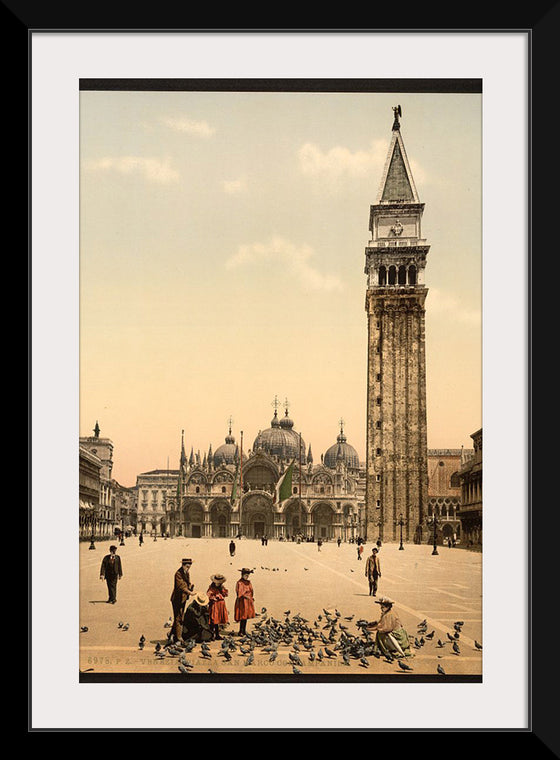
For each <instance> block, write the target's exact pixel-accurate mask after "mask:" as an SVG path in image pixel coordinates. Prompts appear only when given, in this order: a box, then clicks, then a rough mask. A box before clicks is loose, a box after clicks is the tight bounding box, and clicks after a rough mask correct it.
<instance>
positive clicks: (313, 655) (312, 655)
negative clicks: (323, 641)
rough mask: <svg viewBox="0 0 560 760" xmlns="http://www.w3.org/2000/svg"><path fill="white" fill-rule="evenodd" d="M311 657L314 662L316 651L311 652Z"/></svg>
mask: <svg viewBox="0 0 560 760" xmlns="http://www.w3.org/2000/svg"><path fill="white" fill-rule="evenodd" d="M309 659H310V660H311V662H313V660H314V659H315V652H309Z"/></svg>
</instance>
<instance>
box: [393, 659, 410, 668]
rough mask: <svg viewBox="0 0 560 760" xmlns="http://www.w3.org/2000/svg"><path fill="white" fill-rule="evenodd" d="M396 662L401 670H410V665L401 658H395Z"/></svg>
mask: <svg viewBox="0 0 560 760" xmlns="http://www.w3.org/2000/svg"><path fill="white" fill-rule="evenodd" d="M397 662H398V663H399V668H400V669H401V670H412V668H411V667H410V665H407V664H406V662H403V661H402V660H397Z"/></svg>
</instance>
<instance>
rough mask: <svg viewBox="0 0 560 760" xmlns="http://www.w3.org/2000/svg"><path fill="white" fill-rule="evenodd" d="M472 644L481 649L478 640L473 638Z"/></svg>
mask: <svg viewBox="0 0 560 760" xmlns="http://www.w3.org/2000/svg"><path fill="white" fill-rule="evenodd" d="M474 645H475V647H476V648H477V649H482V644H479V643H478V641H477V640H476V639H475V641H474Z"/></svg>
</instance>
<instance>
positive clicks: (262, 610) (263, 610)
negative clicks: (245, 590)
mask: <svg viewBox="0 0 560 760" xmlns="http://www.w3.org/2000/svg"><path fill="white" fill-rule="evenodd" d="M261 612H262V614H263V615H264V613H265V612H266V607H261Z"/></svg>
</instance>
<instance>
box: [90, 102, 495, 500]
mask: <svg viewBox="0 0 560 760" xmlns="http://www.w3.org/2000/svg"><path fill="white" fill-rule="evenodd" d="M397 104H400V105H401V109H402V118H401V134H402V137H403V141H404V145H405V148H406V151H407V155H408V159H409V162H410V165H411V169H412V174H413V177H414V181H415V185H416V189H417V191H418V195H419V197H420V201H421V202H422V203H425V210H424V216H423V220H422V235H423V237H424V238H426V240H427V243H428V244H429V245H430V250H429V253H428V257H427V266H426V270H425V279H424V281H425V285H426V287H427V288H428V295H427V299H426V362H427V425H428V447H429V448H453V449H457V448H460V447H461V446H465V447H466V448H471V447H472V439H471V434H472V433H473V432H475V431H476V430H478V429H479V428H480V427H481V426H482V354H481V352H482V319H481V299H482V281H481V268H482V252H481V235H482V226H481V222H482V220H481V208H482V197H481V190H482V166H481V160H482V144H481V135H482V131H481V104H482V96H481V95H479V94H452V93H445V94H444V93H441V94H438V93H408V92H407V93H348V92H345V93H309V92H305V93H303V92H301V93H294V92H268V93H267V92H122V91H120V92H119V91H117V92H113V91H111V92H102V91H82V92H81V93H80V294H79V299H80V413H79V423H80V435H81V436H88V435H93V429H94V427H95V424H96V422H98V423H99V427H100V430H101V432H100V435H101V436H102V437H107V438H110V439H111V440H112V442H113V445H114V455H113V458H114V465H113V477H114V478H115V479H116V480H117V481H118V482H119V483H121V485H124V486H133V485H135V483H136V476H137V475H138V474H140V473H142V472H146V471H149V470H153V469H165V468H167V467H169V468H171V469H176V468H177V467H178V461H179V454H180V446H181V435H182V431H183V430H184V440H185V448H186V450H187V454H189V453H190V450H191V447H192V448H193V449H194V451H195V452H197V451H200V452H201V454H202V455H203V454H204V453H205V452H207V451H208V448H209V445H212V449H213V450H216V448H217V447H218V446H219V445H221V444H222V443H223V442H224V438H225V436H226V435H227V433H228V426H229V420H230V419H231V420H232V423H231V424H232V434H233V435H234V436H235V438H236V441H237V442H238V443H239V442H240V440H241V432H242V431H243V449H244V452H247V451H248V450H249V449H251V448H252V445H253V441H254V439H255V437H256V436H257V434H258V432H259V431H260V430H263V429H265V428H267V427H269V426H270V421H271V419H272V416H273V414H274V407H273V402H274V399H275V398H277V399H278V402H279V414H281V415H283V414H284V408H285V406H284V402H285V400H286V399H287V401H288V408H289V414H290V417H291V418H292V420H293V421H294V429H295V430H297V431H298V432H301V434H302V437H303V439H304V441H305V443H306V445H307V446H309V445H311V449H312V453H313V457H314V461H315V462H316V463H318V462H319V461H320V457H321V454H324V453H325V452H326V450H327V449H328V448H329V447H330V446H331V445H333V444H334V443H335V442H336V437H337V434H338V432H339V429H340V422H339V421H340V420H341V419H342V420H343V421H344V423H343V425H344V432H345V434H346V437H347V440H348V442H349V443H350V444H352V445H353V446H354V448H355V449H356V451H357V452H358V455H359V457H360V459H361V460H362V461H365V436H366V391H367V388H366V378H367V375H366V373H367V317H366V312H365V293H366V275H365V273H364V265H365V248H366V246H367V244H368V241H369V239H370V233H369V230H368V222H369V210H370V205H371V204H373V203H375V201H376V197H377V191H378V188H379V183H380V181H381V175H382V171H383V166H384V163H385V160H386V157H387V152H388V148H389V143H390V139H391V126H392V123H393V111H392V107H393V106H394V105H397Z"/></svg>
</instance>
